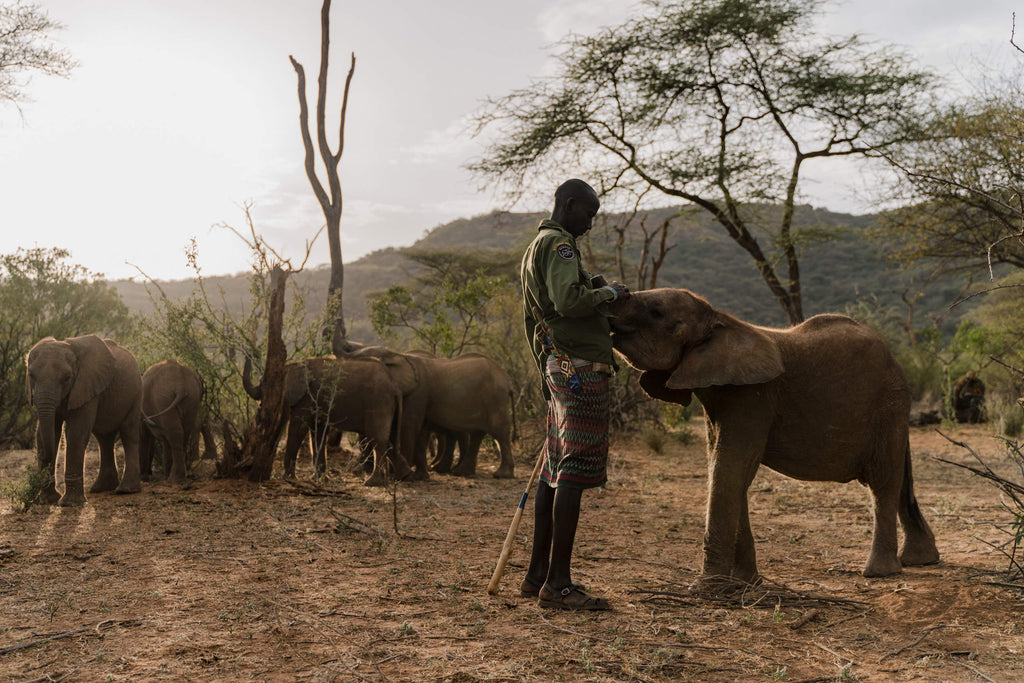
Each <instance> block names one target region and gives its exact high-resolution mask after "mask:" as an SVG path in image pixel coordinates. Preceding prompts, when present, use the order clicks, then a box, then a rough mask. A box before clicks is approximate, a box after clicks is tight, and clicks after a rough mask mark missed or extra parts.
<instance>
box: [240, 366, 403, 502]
mask: <svg viewBox="0 0 1024 683" xmlns="http://www.w3.org/2000/svg"><path fill="white" fill-rule="evenodd" d="M251 371H252V368H251V363H250V361H249V359H246V361H245V370H244V372H243V373H242V384H243V386H244V387H245V391H246V393H248V394H249V396H251V397H252V398H254V399H256V400H261V399H262V397H263V388H262V383H261V384H260V385H257V386H253V384H252V380H251V378H250V374H251ZM284 400H285V410H286V411H287V413H288V415H287V418H288V436H287V441H286V443H285V451H284V472H285V476H287V477H294V476H295V460H296V457H297V456H298V452H299V446H300V445H301V444H302V440H303V439H305V438H306V437H307V435H308V436H310V437H311V439H310V440H311V446H312V451H313V465H314V467H315V469H316V473H317V474H318V475H321V476H322V475H324V474H325V473H326V472H327V454H326V446H327V439H328V433H329V432H330V431H332V430H339V431H345V432H356V433H357V434H359V435H361V436H362V437H364V438H365V439H367V443H368V446H367V447H368V448H370V449H372V450H373V452H374V453H375V456H376V457H375V458H374V466H373V471H372V474H371V475H370V477H369V478H368V479H367V480H366V481H365V482H363V483H364V484H365V485H367V486H383V485H384V484H385V483H386V482H387V476H388V470H389V465H390V470H391V474H392V475H393V476H394V477H395V478H396V479H404V478H406V477H407V476H409V465H408V464H407V462H406V461H405V459H404V458H402V456H401V454H399V453H398V452H397V450H396V449H395V448H394V447H393V446H394V444H396V443H397V440H398V431H397V430H398V425H399V424H400V422H401V415H402V392H401V391H400V390H399V389H398V387H397V386H395V384H394V382H393V381H392V380H391V377H390V376H389V374H388V372H387V370H386V369H385V367H384V364H383V363H381V362H380V361H379V360H377V359H375V358H367V359H359V360H346V359H338V358H330V357H328V358H306V359H304V360H300V361H292V362H290V363H288V364H287V365H286V366H285V387H284ZM282 424H283V421H282Z"/></svg>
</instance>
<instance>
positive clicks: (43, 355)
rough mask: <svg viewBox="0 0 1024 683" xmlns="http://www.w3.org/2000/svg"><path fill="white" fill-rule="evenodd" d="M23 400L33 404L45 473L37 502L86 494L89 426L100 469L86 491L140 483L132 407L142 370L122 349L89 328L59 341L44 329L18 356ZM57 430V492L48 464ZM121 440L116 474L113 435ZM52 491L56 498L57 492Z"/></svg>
mask: <svg viewBox="0 0 1024 683" xmlns="http://www.w3.org/2000/svg"><path fill="white" fill-rule="evenodd" d="M25 364H26V366H27V368H26V369H27V373H26V383H27V385H28V395H29V401H30V402H31V404H32V405H33V406H35V409H36V416H37V425H36V452H37V456H38V463H39V468H40V470H42V471H49V472H50V478H49V481H48V482H47V484H46V486H45V487H44V489H43V491H42V492H41V494H40V500H41V502H43V503H55V502H56V503H58V504H59V505H81V504H83V503H84V502H85V492H84V488H83V478H84V476H85V449H86V446H87V445H88V443H89V435H90V434H92V435H94V436H95V437H96V440H97V441H98V442H99V445H100V471H99V474H98V475H97V477H96V481H95V482H93V485H92V487H91V488H90V489H89V492H90V493H97V492H100V491H117V492H118V493H136V492H138V491H141V490H142V479H141V476H140V472H139V414H140V406H141V399H142V377H141V376H140V374H139V366H138V363H136V361H135V357H134V356H133V355H132V354H131V352H130V351H128V349H126V348H124V347H123V346H121V345H120V344H118V343H117V342H115V341H113V340H110V339H100V338H99V337H98V336H96V335H94V334H90V335H85V336H82V337H72V338H70V339H66V340H64V341H58V340H56V339H54V338H53V337H46V338H45V339H42V340H40V341H39V342H37V343H36V345H35V346H33V347H32V348H31V349H30V350H29V352H28V355H27V356H26V358H25ZM61 430H63V431H64V436H65V439H66V455H65V462H64V494H63V495H61V496H58V494H57V488H56V485H57V482H56V480H55V479H54V471H55V465H56V460H57V445H58V444H59V443H60V435H61ZM118 438H120V439H121V445H122V446H123V447H124V472H123V474H122V475H121V476H120V477H119V476H118V471H117V464H116V462H115V461H114V442H115V441H116V440H117V439H118ZM58 498H59V500H58Z"/></svg>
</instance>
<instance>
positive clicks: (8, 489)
mask: <svg viewBox="0 0 1024 683" xmlns="http://www.w3.org/2000/svg"><path fill="white" fill-rule="evenodd" d="M49 480H50V472H49V471H48V470H46V471H43V470H40V469H39V468H37V467H36V466H35V465H25V468H24V470H23V472H22V475H21V478H20V479H12V480H11V481H6V482H4V483H3V485H2V486H0V495H2V496H3V497H4V498H6V499H7V500H9V501H11V507H12V508H14V511H15V512H27V511H28V509H29V508H30V507H32V504H33V503H34V502H35V501H36V498H38V497H39V494H40V493H41V492H42V490H43V487H44V486H46V483H47V482H48V481H49Z"/></svg>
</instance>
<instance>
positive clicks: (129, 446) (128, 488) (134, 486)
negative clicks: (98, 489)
mask: <svg viewBox="0 0 1024 683" xmlns="http://www.w3.org/2000/svg"><path fill="white" fill-rule="evenodd" d="M139 427H140V424H139V417H138V415H136V416H135V417H134V419H132V418H129V419H128V420H125V422H124V423H123V424H122V425H121V429H120V431H119V433H118V435H119V436H120V437H121V446H122V447H123V448H124V472H123V473H122V474H121V483H120V484H118V486H117V488H116V489H115V492H117V493H138V492H139V491H141V490H142V472H141V471H140V469H139ZM100 456H101V458H100V460H101V462H100V469H101V470H102V468H103V463H102V451H101V453H100ZM165 457H167V456H165ZM110 461H111V463H113V461H114V447H113V442H111V447H110ZM165 467H166V465H165ZM114 472H115V474H116V472H117V467H116V465H115V466H114Z"/></svg>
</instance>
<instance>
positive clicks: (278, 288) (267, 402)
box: [242, 266, 288, 481]
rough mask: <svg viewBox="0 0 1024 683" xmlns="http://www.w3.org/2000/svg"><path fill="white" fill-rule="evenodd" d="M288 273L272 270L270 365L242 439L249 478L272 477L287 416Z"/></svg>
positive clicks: (277, 267) (255, 479)
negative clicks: (285, 332) (252, 419)
mask: <svg viewBox="0 0 1024 683" xmlns="http://www.w3.org/2000/svg"><path fill="white" fill-rule="evenodd" d="M287 281H288V273H287V272H286V271H285V270H283V269H282V268H281V267H280V266H274V269H273V270H272V271H270V314H269V321H268V324H267V367H266V369H265V370H264V372H263V382H262V385H261V386H262V394H263V400H262V401H260V408H259V410H258V411H257V412H256V422H255V424H254V425H253V426H252V429H250V430H248V432H247V433H246V435H245V438H244V439H243V441H242V460H246V459H248V458H252V469H251V470H249V481H263V480H265V479H269V478H270V473H271V471H272V470H273V469H274V454H275V452H276V451H277V440H278V437H279V436H280V435H281V426H282V421H283V419H284V364H285V361H286V360H287V359H288V352H287V350H286V349H285V346H284V338H283V337H282V335H281V330H282V328H283V327H284V295H285V283H286V282H287Z"/></svg>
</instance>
